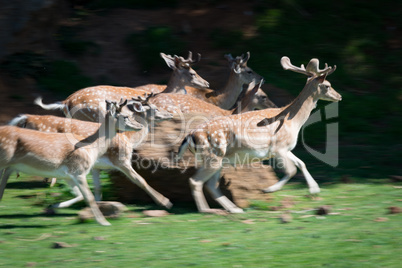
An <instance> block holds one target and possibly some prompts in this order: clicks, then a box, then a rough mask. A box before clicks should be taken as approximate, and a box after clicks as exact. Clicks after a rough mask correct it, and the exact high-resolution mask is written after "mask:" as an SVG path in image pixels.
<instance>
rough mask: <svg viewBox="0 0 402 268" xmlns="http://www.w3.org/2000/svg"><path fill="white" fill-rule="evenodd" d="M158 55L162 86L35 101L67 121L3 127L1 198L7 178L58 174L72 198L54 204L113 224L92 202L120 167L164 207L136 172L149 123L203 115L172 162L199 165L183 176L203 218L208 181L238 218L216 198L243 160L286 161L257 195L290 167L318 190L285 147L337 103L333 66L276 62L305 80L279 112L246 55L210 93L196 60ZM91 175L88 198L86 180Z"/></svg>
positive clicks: (22, 118) (40, 119) (22, 119)
mask: <svg viewBox="0 0 402 268" xmlns="http://www.w3.org/2000/svg"><path fill="white" fill-rule="evenodd" d="M160 55H161V57H162V58H163V59H164V60H165V62H166V64H167V65H168V66H169V67H170V68H171V69H172V70H173V72H172V75H171V77H170V79H169V82H168V84H167V85H164V86H163V85H156V84H148V85H143V86H139V87H135V88H129V87H116V86H103V85H102V86H95V87H89V88H84V89H81V90H78V91H76V92H75V93H73V94H71V95H70V96H69V97H68V98H67V99H65V100H64V101H61V102H57V103H53V104H44V103H43V102H42V99H41V98H38V99H36V100H35V103H36V104H37V105H39V106H41V107H42V108H44V109H46V110H61V111H62V112H63V113H64V114H65V116H66V117H58V116H52V115H30V114H22V115H19V116H17V117H16V118H14V119H13V120H11V121H10V123H9V124H8V125H6V126H0V200H1V198H2V196H3V193H4V190H5V187H6V184H7V181H8V179H9V177H10V175H11V174H12V173H13V172H17V173H18V172H22V173H27V174H30V175H36V176H42V177H44V178H60V179H64V180H65V181H66V182H67V183H68V185H69V186H70V187H71V188H72V192H73V193H74V194H75V197H74V198H73V199H71V200H68V201H64V202H61V203H58V204H54V207H59V208H62V207H68V206H70V205H72V204H73V203H75V202H78V201H81V200H85V201H86V203H87V204H88V206H89V207H90V208H91V210H92V212H93V214H94V216H95V220H96V221H97V222H98V223H99V224H101V225H110V223H109V222H108V221H107V220H106V219H105V217H104V216H103V215H102V213H101V211H100V209H99V207H98V205H97V203H96V201H100V200H101V198H102V195H101V184H100V178H99V172H100V170H105V169H107V170H110V169H117V170H119V171H121V172H122V173H124V174H125V175H126V176H127V177H128V178H129V179H130V180H131V181H132V182H133V183H135V184H136V185H138V186H139V187H140V188H141V189H143V190H144V191H145V192H146V193H147V194H148V195H149V196H150V197H151V198H152V199H153V200H154V201H155V202H156V203H157V204H158V205H161V206H163V207H165V208H170V207H171V206H172V203H171V202H170V200H169V199H168V198H167V197H165V196H163V195H162V194H161V193H159V192H157V191H156V190H155V189H153V188H152V187H151V186H150V185H148V184H147V182H146V180H145V179H144V178H142V177H141V176H140V175H139V174H138V173H137V172H136V171H135V170H134V169H133V165H132V153H133V150H134V149H135V148H137V147H138V146H140V144H141V143H142V141H144V140H145V139H146V138H147V134H148V131H149V125H150V123H151V122H159V121H163V120H169V119H172V118H173V117H174V116H176V115H177V114H191V113H195V114H205V115H207V116H208V118H209V120H208V121H207V122H204V123H202V124H200V125H198V126H196V127H195V128H194V129H192V130H191V131H190V132H189V133H187V136H186V137H185V138H184V140H183V142H182V144H181V146H180V147H179V150H178V154H177V159H179V158H180V157H182V156H183V154H184V153H185V152H186V151H187V149H189V150H190V152H191V153H192V154H194V155H195V157H196V158H197V159H198V160H200V161H201V162H202V165H200V166H197V171H196V172H195V173H194V174H193V175H191V177H190V178H189V183H190V188H191V192H192V195H193V198H194V200H195V203H196V205H197V208H198V210H199V211H200V212H203V213H208V212H213V210H212V209H210V207H209V205H208V203H207V201H206V198H205V196H204V193H203V187H204V185H205V188H206V190H207V191H208V192H209V193H210V194H211V196H212V198H213V199H214V200H215V201H216V202H217V203H218V204H220V205H221V206H222V207H223V208H224V209H225V210H227V211H228V212H230V213H241V212H243V210H242V209H241V208H239V207H237V206H236V205H235V204H234V203H233V202H232V201H230V200H229V198H227V197H226V196H224V195H223V194H222V192H221V191H220V189H219V180H220V177H221V176H220V173H221V170H222V168H223V166H224V164H230V165H236V164H238V162H239V161H242V163H244V162H245V161H244V159H247V160H246V162H247V163H251V162H254V161H263V160H265V159H269V158H275V159H277V160H279V161H281V162H282V163H283V165H282V166H283V169H284V172H285V176H284V177H283V178H282V179H281V180H279V181H278V182H277V183H276V184H274V185H272V186H270V187H268V188H266V189H262V190H263V191H264V192H267V193H268V192H274V191H277V190H280V189H281V188H282V187H283V185H284V184H285V183H286V182H287V181H288V180H289V179H290V178H291V177H292V176H294V175H295V174H296V171H297V169H296V167H298V168H299V169H300V170H301V171H302V173H303V175H304V177H305V179H306V181H307V184H308V186H309V190H310V193H312V194H316V193H319V192H320V188H319V186H318V184H317V183H316V181H315V180H314V179H313V177H312V176H311V175H310V173H309V172H308V170H307V168H306V166H305V164H304V163H303V161H302V160H300V159H299V158H297V157H296V156H295V155H294V154H293V153H292V152H291V151H292V150H293V149H294V147H295V146H296V144H297V137H298V133H299V131H300V129H301V127H302V126H303V124H304V123H305V122H306V121H307V119H308V117H309V115H310V113H311V111H312V110H313V109H314V107H315V106H316V103H317V101H318V100H320V99H321V100H327V101H332V102H337V101H340V100H341V99H342V97H341V95H340V94H339V93H337V92H336V91H335V90H334V89H333V88H332V87H331V84H330V82H329V81H327V80H326V78H327V76H328V75H329V74H331V73H332V72H334V71H335V69H336V66H334V67H329V66H328V65H327V64H325V67H324V69H319V61H318V59H311V60H310V61H309V63H308V64H307V65H306V67H304V65H301V67H297V66H294V65H292V64H291V62H290V59H289V58H288V57H282V59H281V65H282V67H283V68H284V69H285V70H291V71H294V72H297V73H301V74H304V75H306V76H307V82H306V84H305V85H304V88H303V90H302V91H301V93H300V94H299V96H298V97H297V98H296V99H295V100H293V101H292V102H291V103H290V104H289V105H287V106H285V107H282V108H277V107H276V106H275V104H273V103H272V102H271V101H270V100H269V99H268V97H267V95H266V94H265V93H264V92H263V91H262V89H261V86H262V84H263V82H264V80H263V77H262V76H260V75H258V74H257V73H256V72H254V71H253V70H252V69H251V68H250V67H248V66H247V63H248V61H249V59H250V53H249V52H247V54H246V56H244V55H242V56H238V57H236V58H233V57H232V56H231V55H230V54H229V55H225V58H226V59H227V60H228V62H229V66H230V75H229V78H228V81H227V82H226V84H225V86H224V87H223V88H221V89H214V90H213V89H209V83H208V82H207V81H205V80H204V79H203V78H202V77H201V76H200V75H198V74H197V73H196V72H195V71H194V69H193V68H192V65H193V64H195V63H196V62H198V61H199V60H200V58H201V56H200V54H198V56H197V59H196V60H194V59H193V56H192V53H191V52H190V53H189V56H188V58H187V59H185V58H183V57H179V56H176V55H175V56H173V57H172V56H170V55H166V54H164V53H160ZM90 172H91V174H92V177H93V183H94V194H93V193H92V192H91V190H90V189H89V186H88V183H87V175H88V174H89V173H90ZM239 179H240V178H239ZM183 187H185V186H183Z"/></svg>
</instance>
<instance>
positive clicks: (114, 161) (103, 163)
mask: <svg viewBox="0 0 402 268" xmlns="http://www.w3.org/2000/svg"><path fill="white" fill-rule="evenodd" d="M147 101H148V99H144V100H142V102H139V101H136V100H132V101H129V102H128V104H127V105H126V107H127V108H128V109H129V110H130V112H134V114H135V115H136V116H138V117H139V119H141V122H142V124H143V125H144V128H143V129H141V130H140V131H136V132H134V131H129V132H119V133H117V134H116V136H115V137H114V138H113V139H112V140H111V141H110V145H109V147H108V149H107V151H106V153H105V154H104V155H102V156H100V157H98V159H97V160H96V162H95V164H94V166H93V168H92V178H93V182H94V185H95V187H94V192H95V200H96V201H100V200H101V192H102V191H101V182H100V178H99V175H100V170H103V169H117V170H119V171H121V172H122V173H124V174H125V175H126V176H127V177H128V178H129V179H130V181H131V182H133V183H134V184H136V185H137V186H139V187H140V188H141V189H143V190H144V191H146V192H147V193H148V195H149V196H150V197H151V198H152V199H153V200H154V201H155V203H157V204H158V205H160V206H163V207H165V208H168V209H169V208H171V207H172V203H171V202H170V201H169V199H167V198H166V197H164V196H163V195H162V194H160V193H159V192H157V191H156V190H154V189H153V188H152V187H151V186H149V185H148V184H147V183H146V181H145V179H144V178H142V177H141V175H139V174H138V173H137V172H136V171H135V170H134V169H133V167H132V165H131V160H132V152H133V150H134V148H136V147H137V146H139V145H140V144H141V143H142V142H143V140H144V139H145V137H146V136H147V133H148V125H149V123H150V122H151V121H152V122H160V121H164V120H168V119H171V118H172V117H173V115H172V114H171V113H168V112H165V111H163V110H159V109H158V108H156V106H154V105H153V104H150V103H147ZM9 125H13V126H18V127H22V128H26V129H33V130H38V131H42V132H55V133H73V134H74V135H79V136H82V137H88V136H90V135H93V134H94V133H95V132H96V131H97V130H98V129H99V128H100V123H94V122H87V121H81V120H77V119H70V118H64V117H58V116H52V115H30V114H23V115H20V116H18V117H16V118H14V119H13V120H11V122H10V123H9ZM8 176H9V175H7V176H5V177H3V181H2V184H1V185H0V200H1V198H2V196H3V193H4V188H5V186H6V183H7V180H8ZM72 190H73V193H74V194H75V195H76V197H75V198H73V199H71V200H68V201H64V202H61V203H58V204H55V205H53V207H55V208H65V207H69V206H71V205H72V204H74V203H76V202H79V201H81V200H83V198H84V197H83V195H82V194H81V193H80V191H79V189H77V187H76V186H73V187H72Z"/></svg>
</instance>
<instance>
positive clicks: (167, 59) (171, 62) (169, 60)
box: [160, 52, 176, 70]
mask: <svg viewBox="0 0 402 268" xmlns="http://www.w3.org/2000/svg"><path fill="white" fill-rule="evenodd" d="M160 55H161V57H162V59H164V60H165V62H166V64H167V66H169V68H170V69H173V70H174V69H176V65H175V60H176V58H174V59H173V58H172V57H171V56H170V55H166V54H165V53H162V52H161V53H160Z"/></svg>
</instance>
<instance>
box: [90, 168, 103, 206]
mask: <svg viewBox="0 0 402 268" xmlns="http://www.w3.org/2000/svg"><path fill="white" fill-rule="evenodd" d="M92 181H93V183H94V192H95V200H96V201H101V200H102V184H101V181H100V170H99V169H97V168H94V169H92Z"/></svg>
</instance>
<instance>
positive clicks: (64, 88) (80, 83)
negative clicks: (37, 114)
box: [37, 60, 96, 95]
mask: <svg viewBox="0 0 402 268" xmlns="http://www.w3.org/2000/svg"><path fill="white" fill-rule="evenodd" d="M37 81H38V84H39V86H40V87H43V88H45V89H47V90H50V91H53V92H55V93H58V94H63V95H67V94H71V93H73V92H75V91H77V90H79V89H82V88H85V87H88V86H92V85H95V84H96V83H95V82H94V81H93V80H92V79H91V78H89V77H87V76H85V75H83V74H81V70H80V69H79V67H78V66H77V65H76V64H75V63H74V62H71V61H65V60H56V61H51V62H49V64H48V65H47V68H46V72H45V73H44V74H43V75H41V76H40V77H38V79H37Z"/></svg>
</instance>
